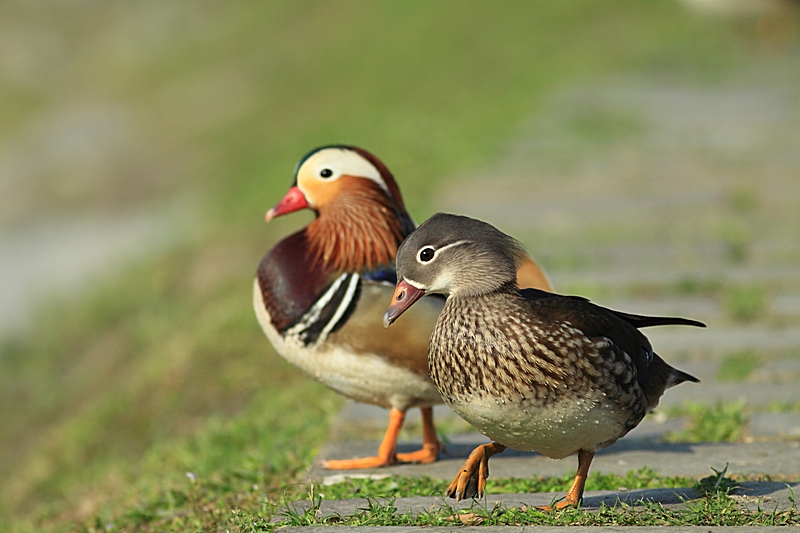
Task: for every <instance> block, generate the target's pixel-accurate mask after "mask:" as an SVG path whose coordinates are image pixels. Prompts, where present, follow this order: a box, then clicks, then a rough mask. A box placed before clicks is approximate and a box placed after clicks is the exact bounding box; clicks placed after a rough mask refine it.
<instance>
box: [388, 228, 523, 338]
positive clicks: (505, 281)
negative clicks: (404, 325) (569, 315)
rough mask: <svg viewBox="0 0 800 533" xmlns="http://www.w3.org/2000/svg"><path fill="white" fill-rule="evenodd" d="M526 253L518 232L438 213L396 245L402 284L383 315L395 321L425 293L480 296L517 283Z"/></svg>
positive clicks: (514, 285)
mask: <svg viewBox="0 0 800 533" xmlns="http://www.w3.org/2000/svg"><path fill="white" fill-rule="evenodd" d="M526 257H527V255H526V253H525V249H524V248H523V246H522V244H520V243H519V241H517V240H516V239H514V238H513V237H510V236H508V235H506V234H505V233H503V232H502V231H500V230H498V229H497V228H495V227H494V226H492V225H490V224H487V223H486V222H481V221H479V220H475V219H473V218H469V217H464V216H459V215H450V214H445V213H437V214H435V215H433V216H432V217H431V218H429V219H428V220H426V221H425V222H424V223H423V224H422V225H421V226H420V227H419V228H417V229H416V230H415V231H414V232H413V233H412V234H411V235H409V236H408V238H407V239H406V240H405V241H403V243H402V244H401V245H400V248H399V249H398V250H397V286H396V288H395V292H394V295H393V296H392V302H391V305H390V307H389V309H388V310H387V311H386V315H385V316H384V319H383V324H384V326H386V327H388V326H389V324H391V323H392V322H394V321H395V320H396V319H397V317H399V316H400V315H401V314H402V313H403V312H404V311H405V310H406V309H408V308H409V307H411V306H412V305H413V304H414V302H416V301H417V300H419V299H420V298H421V297H422V296H424V295H425V294H430V293H438V294H444V295H446V296H465V297H470V296H478V295H481V294H487V293H490V292H494V291H498V290H502V289H509V290H512V289H516V288H517V268H518V267H519V265H520V264H521V263H522V262H523V261H524V260H525V258H526Z"/></svg>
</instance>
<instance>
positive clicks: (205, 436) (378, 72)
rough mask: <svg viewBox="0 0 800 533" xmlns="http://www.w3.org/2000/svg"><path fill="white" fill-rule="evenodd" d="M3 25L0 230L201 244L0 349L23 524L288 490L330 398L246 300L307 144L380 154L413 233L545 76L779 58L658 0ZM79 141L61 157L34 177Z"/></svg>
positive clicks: (222, 510)
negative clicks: (174, 225)
mask: <svg viewBox="0 0 800 533" xmlns="http://www.w3.org/2000/svg"><path fill="white" fill-rule="evenodd" d="M0 20H1V21H2V22H1V23H0V26H1V27H2V30H3V31H2V32H0V33H2V34H3V35H4V36H5V37H4V39H5V43H6V44H9V43H10V45H9V46H8V47H7V49H8V50H11V52H8V53H6V54H5V56H4V57H3V58H2V60H3V61H4V63H3V74H4V76H3V77H2V78H0V117H1V118H2V120H0V141H2V143H3V146H4V150H5V152H4V153H6V154H8V155H9V157H10V158H11V159H12V160H13V161H14V162H15V164H16V166H15V167H13V168H14V169H17V172H18V174H19V175H24V176H29V177H30V179H26V180H18V181H13V183H12V181H9V182H8V183H9V184H4V187H6V190H5V191H4V192H6V194H4V195H3V197H4V199H3V200H2V208H3V209H2V212H3V219H2V220H3V222H4V223H9V224H10V223H13V224H24V223H25V221H26V220H29V219H30V218H31V217H33V216H35V215H34V213H37V212H40V211H42V210H45V211H46V210H54V211H58V212H62V213H63V212H70V211H80V210H84V209H89V208H96V207H106V208H107V207H108V206H111V208H112V209H113V208H115V207H117V206H125V205H132V204H138V203H147V202H152V201H156V200H161V199H165V198H166V199H173V198H178V197H181V196H183V195H191V196H192V197H194V198H199V202H200V205H201V206H202V209H201V216H200V217H199V218H198V219H197V220H195V221H194V223H195V224H196V225H198V226H199V227H200V228H201V231H200V232H199V236H198V237H197V238H195V239H194V240H192V241H191V242H190V243H188V244H184V245H182V246H181V247H180V248H179V249H175V250H173V251H171V252H170V253H166V254H163V255H162V256H160V257H158V258H156V259H154V260H151V261H146V262H139V263H138V264H134V265H131V266H129V267H127V268H126V269H124V270H123V271H120V272H114V273H111V274H110V275H109V277H108V278H107V279H104V280H102V281H98V282H96V283H94V284H92V285H90V286H88V287H86V288H85V290H84V294H83V295H82V296H81V297H79V298H78V297H71V298H70V299H61V300H56V301H53V302H51V303H50V304H49V305H48V306H47V308H46V309H45V310H43V311H42V313H41V315H40V316H39V318H38V319H37V321H36V328H35V330H34V333H33V335H31V336H30V337H25V338H18V339H13V340H7V341H6V342H5V343H4V345H3V346H2V354H1V355H0V419H2V421H3V423H2V424H1V425H0V480H2V481H0V498H1V499H2V508H0V511H1V512H2V515H3V516H4V517H6V519H7V520H8V527H12V524H13V527H15V528H17V529H20V530H26V529H30V530H37V529H40V528H45V529H47V528H53V529H56V530H71V529H76V530H82V529H90V530H102V529H105V528H106V527H107V526H108V527H109V528H110V529H113V530H115V529H118V528H121V527H127V528H128V529H129V530H142V531H150V530H175V531H181V530H185V529H186V528H193V529H203V530H214V529H222V528H223V527H229V528H231V529H233V530H246V527H255V526H254V525H253V524H254V521H256V522H258V521H259V520H261V521H263V519H264V518H268V516H269V514H270V512H271V507H270V502H279V501H280V499H281V496H282V494H283V490H284V489H285V488H286V487H287V486H289V485H291V484H292V483H294V482H295V481H297V480H299V479H302V477H303V471H304V467H305V466H306V465H307V463H308V461H309V459H310V457H311V455H312V453H313V451H314V449H315V447H316V446H318V445H319V443H320V442H321V441H322V439H323V438H324V436H325V434H326V424H327V420H328V418H329V416H330V415H331V414H332V413H334V412H335V411H336V408H337V406H338V405H339V398H338V397H336V396H335V395H333V394H332V393H330V392H328V391H327V390H324V389H323V388H321V387H319V386H317V385H316V384H313V383H310V382H308V381H307V380H305V379H304V378H302V377H301V376H300V375H299V374H298V373H297V372H296V371H294V370H293V369H291V368H289V367H288V365H286V364H285V363H284V362H283V361H282V360H281V359H280V358H278V357H277V356H276V355H275V354H274V352H273V351H272V349H271V347H270V346H269V344H268V342H267V340H266V339H265V338H264V337H263V335H262V333H261V332H260V330H259V328H258V325H257V323H256V321H255V318H254V316H253V313H252V310H251V306H250V291H251V275H252V273H253V272H254V269H255V267H256V265H257V263H258V260H259V258H260V257H261V255H262V254H263V253H264V252H265V251H266V250H267V249H268V248H269V247H270V246H271V245H272V244H273V243H274V242H275V240H276V239H278V238H280V237H281V236H282V235H285V234H286V233H287V232H289V231H291V230H293V229H294V228H297V227H299V226H300V225H301V224H302V223H303V222H305V221H307V220H309V215H296V216H293V217H288V218H287V219H285V220H279V221H276V222H275V223H273V224H272V225H270V226H269V227H266V226H264V224H263V213H264V212H265V210H266V209H268V208H269V207H270V206H271V205H273V204H274V203H275V202H277V200H278V199H279V198H280V197H281V195H282V194H283V192H284V191H285V190H286V188H287V187H288V186H289V184H290V182H291V171H292V168H293V167H294V164H295V163H296V161H297V159H298V158H299V157H300V156H301V155H303V154H304V153H305V152H306V151H308V150H309V149H310V148H312V147H314V146H317V145H320V144H326V143H331V142H346V143H352V144H357V145H361V146H364V147H365V148H367V149H369V150H371V151H373V152H374V153H376V154H377V155H378V156H379V157H381V158H382V159H383V160H384V161H385V162H386V163H387V164H388V166H389V167H390V168H391V169H392V171H393V172H394V173H395V175H396V176H397V177H398V181H399V182H400V186H401V188H402V189H403V192H404V195H405V197H406V199H407V202H408V204H409V206H410V210H411V212H412V215H413V216H414V217H415V218H416V219H417V220H423V219H425V218H426V216H427V215H428V214H430V213H431V212H433V211H434V210H435V208H436V206H434V205H431V203H430V202H429V201H428V195H429V194H430V193H431V191H432V190H433V189H434V187H435V186H436V184H437V183H439V182H440V181H441V180H443V179H446V178H448V177H453V176H458V175H459V174H460V173H464V172H469V171H470V169H473V168H476V167H485V166H488V165H491V164H492V163H493V161H494V160H495V158H497V157H498V154H499V153H501V151H502V148H503V147H504V146H505V145H506V143H507V142H508V140H509V139H510V138H511V137H513V136H514V134H515V133H517V132H518V131H519V128H520V127H521V124H522V123H523V122H525V121H527V120H529V119H530V118H531V117H532V116H535V115H536V113H537V112H539V111H541V109H540V107H541V105H542V102H544V101H545V97H546V96H547V95H548V94H550V93H551V92H552V91H553V90H555V89H556V88H558V87H561V86H564V85H565V84H569V83H572V82H575V81H585V80H591V79H592V78H593V77H594V76H598V75H605V74H614V73H624V72H631V71H635V72H643V73H653V74H671V73H676V72H679V73H681V75H683V76H690V77H693V78H696V79H698V80H700V81H702V80H713V79H715V78H717V77H719V76H724V75H726V73H728V72H730V71H732V70H735V69H736V68H737V67H738V66H739V65H741V64H743V63H746V62H748V61H753V60H758V59H759V58H760V57H769V56H770V54H772V53H780V52H781V46H782V45H781V43H780V42H779V41H776V42H775V43H773V42H771V41H770V40H769V39H766V40H765V39H764V38H763V36H761V35H760V34H759V33H758V31H756V29H757V28H756V26H757V24H756V22H755V21H754V20H753V19H750V18H745V19H713V18H712V19H709V18H703V17H699V16H697V15H695V14H693V13H691V12H690V11H687V10H686V9H685V8H684V7H683V6H682V5H681V4H678V3H675V2H666V1H659V2H632V1H631V2H625V1H605V2H597V1H577V0H576V1H570V2H508V3H503V4H502V5H500V6H499V5H497V4H490V3H485V2H367V1H361V2H355V1H354V2H338V3H334V2H308V1H302V2H300V1H292V2H288V1H287V2H245V3H237V4H236V5H235V6H231V5H229V4H226V3H221V2H199V3H192V4H183V3H178V4H175V3H144V4H130V3H125V2H107V3H91V4H88V3H87V4H81V5H75V4H67V3H51V4H47V5H45V4H38V3H37V4H35V5H34V4H30V3H23V2H14V3H6V4H3V5H2V6H0ZM5 30H8V31H5ZM12 52H13V53H12ZM65 124H66V125H65ZM73 126H77V127H76V128H73ZM71 135H79V136H80V135H83V137H80V139H83V140H84V141H85V142H83V144H80V143H79V144H78V145H77V146H70V145H69V144H68V145H67V146H66V147H65V148H64V150H65V151H66V152H69V154H70V158H69V159H68V161H67V163H66V164H64V165H61V166H47V165H44V164H39V163H41V158H40V157H39V158H37V154H40V153H53V150H50V148H51V146H50V145H49V144H47V143H48V142H50V143H57V142H59V140H61V141H63V139H64V137H68V138H72V137H70V136H71ZM48 139H50V140H49V141H48ZM48 150H49V151H48ZM59 153H60V152H59ZM26 165H27V166H26ZM9 168H11V167H9ZM53 168H56V169H58V170H53ZM187 473H189V474H190V475H187ZM247 524H249V526H248V525H247ZM0 525H2V522H1V521H0ZM262 525H263V523H262Z"/></svg>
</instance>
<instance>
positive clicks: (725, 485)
mask: <svg viewBox="0 0 800 533" xmlns="http://www.w3.org/2000/svg"><path fill="white" fill-rule="evenodd" d="M711 470H713V471H714V475H711V476H707V477H704V478H702V479H701V480H699V481H698V482H697V483H696V484H695V487H694V488H695V490H697V492H699V493H701V494H704V495H705V496H710V495H715V494H725V495H728V494H730V492H731V491H733V490H736V489H737V488H738V487H739V483H737V482H736V481H735V480H734V479H732V478H730V477H726V476H725V474H726V473H727V472H728V463H725V468H723V469H722V470H717V469H716V468H714V467H713V466H712V467H711Z"/></svg>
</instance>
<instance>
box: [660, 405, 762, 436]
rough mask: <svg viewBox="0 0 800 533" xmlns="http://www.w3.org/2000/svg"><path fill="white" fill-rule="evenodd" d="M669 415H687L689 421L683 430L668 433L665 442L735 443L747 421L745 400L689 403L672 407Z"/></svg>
mask: <svg viewBox="0 0 800 533" xmlns="http://www.w3.org/2000/svg"><path fill="white" fill-rule="evenodd" d="M670 415H671V416H688V417H689V423H688V425H687V428H686V429H685V430H684V431H680V432H677V433H675V432H673V433H669V434H667V435H666V436H665V437H664V440H666V441H667V442H735V441H738V440H739V439H741V437H742V434H743V433H744V428H745V426H746V425H747V420H748V415H747V411H746V404H745V402H744V401H739V402H734V403H724V404H723V403H717V404H716V405H713V406H710V405H706V404H701V403H694V402H690V403H686V404H684V405H683V406H681V407H679V408H677V409H671V410H670Z"/></svg>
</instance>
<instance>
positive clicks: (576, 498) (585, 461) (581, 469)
mask: <svg viewBox="0 0 800 533" xmlns="http://www.w3.org/2000/svg"><path fill="white" fill-rule="evenodd" d="M593 458H594V452H587V451H586V450H580V451H578V472H577V473H576V474H575V480H574V481H573V482H572V486H571V487H570V488H569V491H568V492H567V497H566V498H564V499H563V500H561V501H560V502H558V503H556V509H564V508H565V507H577V506H578V504H579V503H580V501H581V500H582V499H583V487H584V486H585V485H586V476H588V475H589V466H590V465H591V464H592V459H593ZM539 509H541V510H542V511H551V510H552V507H550V506H549V505H545V506H544V507H539Z"/></svg>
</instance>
